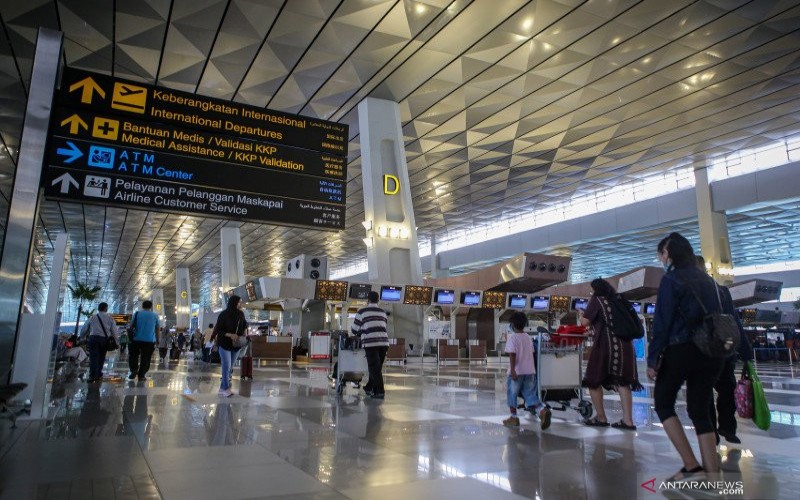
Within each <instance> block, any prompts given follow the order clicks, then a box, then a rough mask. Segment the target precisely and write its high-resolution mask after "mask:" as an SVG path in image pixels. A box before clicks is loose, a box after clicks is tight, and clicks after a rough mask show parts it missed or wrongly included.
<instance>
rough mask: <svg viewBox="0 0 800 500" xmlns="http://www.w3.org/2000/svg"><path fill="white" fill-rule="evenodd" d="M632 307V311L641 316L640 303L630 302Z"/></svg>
mask: <svg viewBox="0 0 800 500" xmlns="http://www.w3.org/2000/svg"><path fill="white" fill-rule="evenodd" d="M631 305H632V306H633V310H634V311H636V314H642V303H641V302H631Z"/></svg>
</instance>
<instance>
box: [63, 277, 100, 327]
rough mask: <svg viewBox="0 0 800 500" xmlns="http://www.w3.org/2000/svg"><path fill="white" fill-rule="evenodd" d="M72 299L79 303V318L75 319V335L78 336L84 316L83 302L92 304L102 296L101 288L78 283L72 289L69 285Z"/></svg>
mask: <svg viewBox="0 0 800 500" xmlns="http://www.w3.org/2000/svg"><path fill="white" fill-rule="evenodd" d="M67 288H69V292H70V294H72V298H73V299H74V300H77V301H78V317H77V318H76V319H75V335H77V334H78V329H79V328H80V326H81V315H82V314H83V302H84V301H86V302H91V301H93V300H95V299H96V298H97V297H98V296H99V295H100V288H101V287H99V286H95V287H91V288H90V287H89V286H88V285H86V284H85V283H80V282H78V284H77V286H75V287H72V286H71V285H67Z"/></svg>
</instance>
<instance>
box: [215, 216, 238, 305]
mask: <svg viewBox="0 0 800 500" xmlns="http://www.w3.org/2000/svg"><path fill="white" fill-rule="evenodd" d="M219 236H220V256H221V258H222V262H221V263H220V269H222V292H227V291H228V290H230V289H231V288H236V287H237V286H239V285H243V284H244V262H243V261H242V238H241V235H240V233H239V228H238V227H223V228H222V229H221V230H220V232H219ZM222 307H225V304H222Z"/></svg>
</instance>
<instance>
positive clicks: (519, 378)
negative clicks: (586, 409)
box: [503, 311, 551, 430]
mask: <svg viewBox="0 0 800 500" xmlns="http://www.w3.org/2000/svg"><path fill="white" fill-rule="evenodd" d="M509 323H510V324H511V329H512V333H511V334H510V335H508V338H507V339H506V354H508V357H509V360H508V378H507V380H506V385H507V387H508V394H507V395H508V407H509V409H510V410H511V416H509V417H508V418H507V419H505V420H503V425H506V426H509V427H519V417H517V396H518V395H519V394H520V393H522V397H523V398H524V399H525V404H526V405H527V407H528V409H530V410H533V411H534V412H535V411H537V410H538V414H539V420H540V423H541V425H542V430H545V429H547V428H548V427H550V416H551V412H550V408H548V407H547V406H546V405H544V404H542V402H541V401H540V400H539V394H538V392H537V390H536V385H537V381H536V368H535V366H534V363H533V340H531V338H530V337H529V336H528V334H527V333H525V331H524V330H525V327H526V326H528V317H527V316H526V315H525V313H522V312H519V311H517V312H515V313H514V314H512V315H511V319H510V320H509Z"/></svg>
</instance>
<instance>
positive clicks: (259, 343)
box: [250, 335, 292, 361]
mask: <svg viewBox="0 0 800 500" xmlns="http://www.w3.org/2000/svg"><path fill="white" fill-rule="evenodd" d="M250 349H251V351H250V352H251V355H252V356H253V358H255V359H267V360H280V361H289V360H291V359H292V337H276V336H273V335H254V336H252V337H250Z"/></svg>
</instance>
